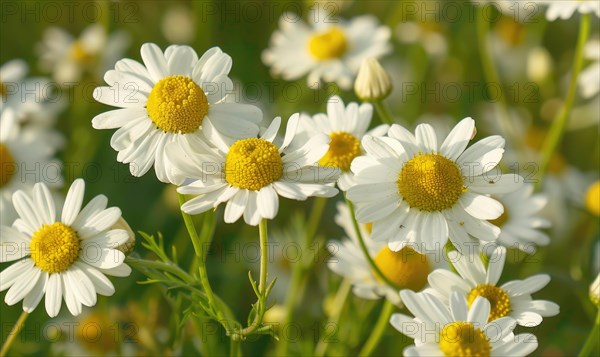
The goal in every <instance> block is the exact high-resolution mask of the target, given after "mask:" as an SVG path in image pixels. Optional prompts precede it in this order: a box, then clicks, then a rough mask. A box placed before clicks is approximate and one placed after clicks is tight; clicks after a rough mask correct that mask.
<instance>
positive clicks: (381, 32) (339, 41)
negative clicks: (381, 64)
mask: <svg viewBox="0 0 600 357" xmlns="http://www.w3.org/2000/svg"><path fill="white" fill-rule="evenodd" d="M307 18H308V19H309V21H310V23H309V24H306V23H304V22H303V21H299V20H298V16H297V15H294V14H284V15H283V16H282V17H281V19H280V20H279V30H277V31H275V33H273V36H272V37H271V43H270V47H269V48H268V49H267V50H265V51H264V52H263V54H262V60H263V62H264V63H265V64H267V65H268V66H270V67H271V71H272V73H273V74H274V75H279V76H281V77H283V78H284V79H285V80H296V79H298V78H300V77H302V76H304V75H306V74H308V77H307V82H308V86H309V87H315V86H317V85H319V82H320V81H321V79H323V80H324V81H325V82H335V83H337V85H338V86H339V87H340V88H342V89H350V88H352V84H353V83H354V77H355V76H356V74H357V72H358V69H359V67H360V64H361V63H362V61H363V59H365V58H368V57H375V58H379V57H381V56H383V55H385V54H387V53H388V52H390V51H391V45H390V43H389V39H390V35H391V31H390V29H389V28H387V27H385V26H379V24H378V21H377V19H376V18H375V17H374V16H369V15H365V16H359V17H355V18H353V19H352V20H350V21H349V22H347V21H344V20H341V19H337V18H332V17H331V16H327V15H325V14H324V13H322V12H311V13H310V14H309V15H308V17H307Z"/></svg>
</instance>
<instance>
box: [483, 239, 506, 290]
mask: <svg viewBox="0 0 600 357" xmlns="http://www.w3.org/2000/svg"><path fill="white" fill-rule="evenodd" d="M505 260H506V248H504V247H498V248H496V249H495V250H494V253H493V254H492V256H491V257H490V263H489V265H488V269H487V276H486V279H485V283H486V284H491V285H496V284H498V280H500V276H501V275H502V270H504V261H505Z"/></svg>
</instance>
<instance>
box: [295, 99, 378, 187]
mask: <svg viewBox="0 0 600 357" xmlns="http://www.w3.org/2000/svg"><path fill="white" fill-rule="evenodd" d="M372 115H373V106H372V105H371V104H369V103H363V104H361V105H358V104H357V103H354V102H353V103H349V104H348V106H344V102H343V101H342V99H341V98H340V97H338V96H333V97H331V98H329V100H328V102H327V114H324V113H319V114H315V115H314V116H313V117H312V118H311V117H308V116H306V115H303V116H302V117H301V119H300V134H299V135H298V136H297V139H296V140H295V141H299V142H300V143H302V144H304V143H305V142H306V140H308V138H310V137H312V136H314V135H317V134H320V133H322V134H326V135H327V136H329V139H330V141H329V150H327V153H325V155H324V156H323V157H322V158H321V159H320V160H319V165H321V166H325V167H335V168H338V169H340V170H341V171H342V174H341V175H340V178H339V180H338V182H337V183H338V186H339V188H340V189H341V190H342V191H346V190H348V189H349V188H350V186H352V185H353V184H354V180H353V177H354V174H353V173H352V171H350V164H351V163H352V160H354V158H356V157H357V156H360V155H361V154H362V153H363V149H362V147H361V145H360V141H361V139H362V138H363V136H364V135H367V134H368V135H373V136H382V135H385V133H386V132H387V130H388V128H389V126H388V125H380V126H378V127H376V128H374V129H372V130H370V131H369V132H367V129H368V128H369V124H371V118H372Z"/></svg>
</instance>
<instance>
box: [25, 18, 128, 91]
mask: <svg viewBox="0 0 600 357" xmlns="http://www.w3.org/2000/svg"><path fill="white" fill-rule="evenodd" d="M129 41H130V39H129V35H128V34H127V33H126V32H123V31H115V32H114V33H113V34H111V35H110V36H109V35H108V34H107V33H106V31H105V30H104V27H103V26H102V25H100V24H92V25H89V26H88V27H86V28H85V29H84V30H83V31H82V32H81V35H80V36H79V38H74V37H73V36H72V35H71V34H70V33H68V32H67V31H65V30H63V29H61V28H59V27H49V28H47V29H46V30H45V31H44V34H43V39H42V41H41V42H40V43H39V44H38V46H37V50H38V52H39V55H40V68H41V69H42V70H43V71H46V72H52V75H53V77H54V80H56V81H57V82H58V83H60V84H61V85H65V86H68V85H74V84H76V83H75V82H77V81H79V80H80V79H81V77H82V75H83V73H84V72H89V73H91V74H92V75H94V76H95V77H97V78H101V77H102V74H103V73H104V72H105V71H107V70H109V69H110V68H111V67H112V66H114V64H115V62H117V60H118V59H119V58H121V57H122V56H123V54H124V53H125V50H126V49H127V47H128V46H129Z"/></svg>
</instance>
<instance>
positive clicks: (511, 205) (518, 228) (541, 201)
mask: <svg viewBox="0 0 600 357" xmlns="http://www.w3.org/2000/svg"><path fill="white" fill-rule="evenodd" d="M495 198H496V199H497V200H498V201H499V202H500V203H502V205H503V206H504V212H503V213H502V215H501V216H500V217H498V218H496V219H495V220H493V221H492V222H491V223H492V224H494V225H495V226H498V227H500V229H501V230H502V231H501V232H500V236H499V237H498V239H497V240H496V241H495V242H492V243H488V245H490V246H494V245H496V244H499V245H502V246H504V247H506V248H516V249H520V250H522V251H524V252H526V253H528V254H533V253H535V251H536V249H537V246H545V245H548V244H549V243H550V238H549V237H548V235H547V234H546V233H544V232H542V231H541V230H540V229H543V228H548V227H550V226H551V223H550V221H548V220H547V219H545V218H542V217H541V216H540V211H541V210H542V209H543V208H544V207H545V206H546V204H547V203H548V196H547V195H546V194H544V193H536V194H534V193H533V185H531V184H527V185H523V186H522V187H521V188H520V189H518V190H517V191H515V192H511V193H508V194H505V195H497V196H495ZM483 251H484V252H485V253H487V254H490V253H492V252H493V248H488V247H486V246H484V248H483Z"/></svg>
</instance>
